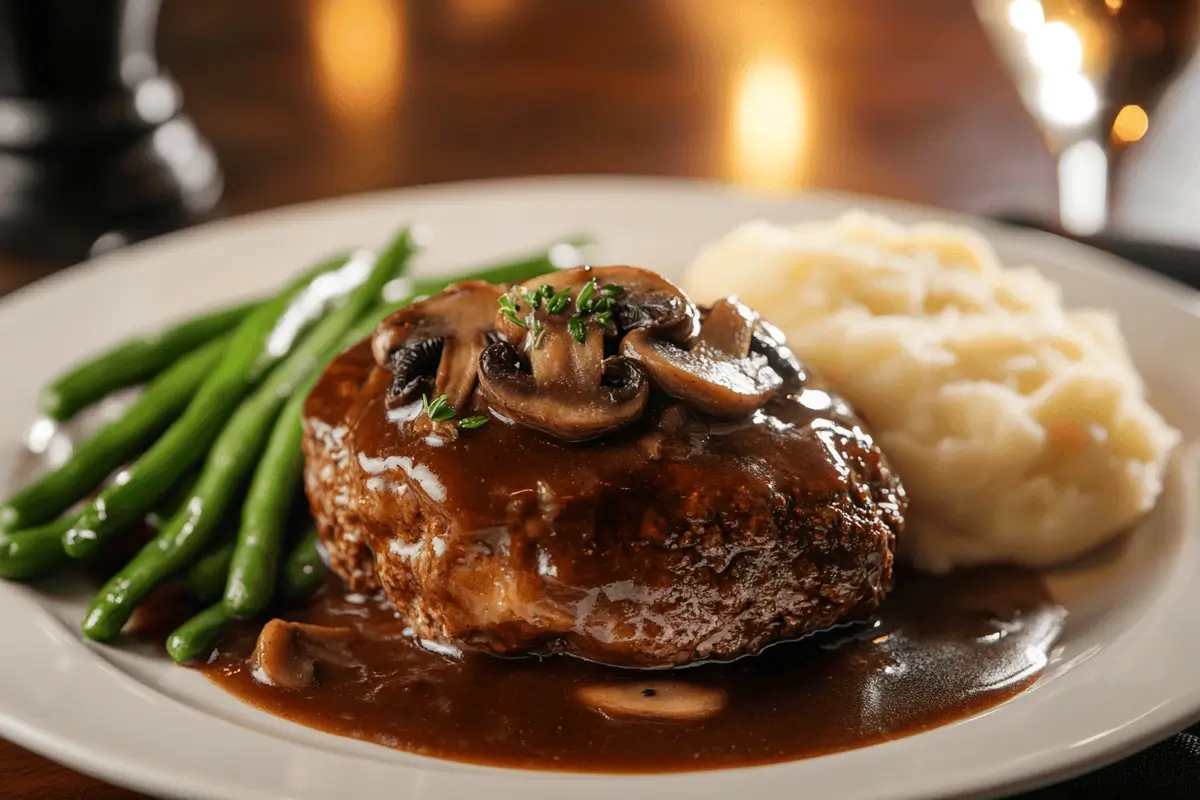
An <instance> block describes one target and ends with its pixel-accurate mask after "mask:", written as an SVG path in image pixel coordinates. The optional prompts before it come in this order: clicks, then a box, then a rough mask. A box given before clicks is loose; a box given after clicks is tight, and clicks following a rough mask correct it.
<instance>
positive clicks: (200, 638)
mask: <svg viewBox="0 0 1200 800" xmlns="http://www.w3.org/2000/svg"><path fill="white" fill-rule="evenodd" d="M234 619H235V617H234V616H233V613H232V612H231V611H230V610H229V609H228V608H226V607H225V604H224V603H216V604H214V605H211V606H209V607H208V608H206V609H204V610H203V611H201V612H200V613H199V614H197V615H196V616H194V617H192V618H191V619H189V620H188V621H187V622H185V623H183V624H182V625H180V626H179V627H178V628H176V629H175V631H174V632H173V633H172V634H171V635H170V636H168V637H167V653H168V654H169V655H170V656H171V658H173V659H174V660H175V661H176V662H178V663H180V664H183V663H185V662H188V661H194V660H196V659H197V658H199V657H200V656H201V655H203V654H204V653H205V652H207V651H208V650H209V649H210V648H211V647H212V646H213V643H214V642H216V641H217V637H219V636H220V635H221V634H222V633H224V631H225V629H226V628H228V627H229V625H230V623H232V622H233V621H234Z"/></svg>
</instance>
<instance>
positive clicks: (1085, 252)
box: [0, 175, 1200, 797]
mask: <svg viewBox="0 0 1200 800" xmlns="http://www.w3.org/2000/svg"><path fill="white" fill-rule="evenodd" d="M588 186H591V187H594V188H598V189H604V190H608V191H619V192H642V191H645V190H661V191H666V192H674V191H686V192H700V193H719V194H721V195H725V196H728V197H731V198H747V199H753V200H762V199H765V198H763V196H762V195H758V194H754V193H752V192H746V191H743V190H739V189H738V187H735V186H732V185H730V184H726V183H722V182H719V181H707V180H692V179H686V178H671V177H633V176H628V177H627V176H589V175H565V176H564V175H559V176H529V177H521V178H500V179H486V180H476V181H461V182H446V183H436V184H429V185H425V186H418V187H404V188H397V189H387V190H382V191H377V192H371V193H366V194H358V195H347V196H343V197H335V198H327V199H322V200H315V201H309V202H304V203H297V204H292V205H288V206H283V207H278V208H272V209H265V210H262V211H257V212H254V213H251V214H246V215H242V216H238V217H234V218H230V219H225V220H216V221H213V222H210V223H206V224H204V225H200V226H196V227H195V228H191V229H188V230H185V231H181V232H178V233H175V234H171V235H168V236H164V237H160V238H157V239H153V240H150V241H147V242H142V243H138V244H136V245H132V246H130V247H128V248H123V249H121V250H118V251H114V252H112V253H109V254H105V255H103V256H101V257H99V258H96V259H91V260H89V261H86V262H83V263H82V264H80V265H77V266H75V267H72V268H69V269H64V270H61V271H59V272H57V273H55V274H53V275H51V276H49V277H47V278H45V279H42V280H39V281H36V282H34V283H33V284H30V285H28V286H25V287H22V288H21V289H18V290H17V291H15V292H13V293H11V294H9V295H8V296H6V297H4V298H2V299H0V317H2V316H5V315H7V314H8V313H10V311H11V310H12V309H13V308H15V307H18V306H21V305H24V304H26V303H31V302H33V303H36V302H38V298H39V297H42V296H44V295H52V294H54V293H55V292H56V291H58V290H59V289H60V288H62V287H65V286H68V285H70V284H71V283H74V282H77V281H79V280H82V279H86V276H95V275H98V274H101V273H102V271H104V270H108V269H115V268H117V267H116V265H119V263H120V262H121V261H124V260H127V259H129V257H130V255H133V256H134V258H132V259H130V263H131V264H134V265H136V264H137V263H138V262H140V261H143V260H146V259H149V258H154V257H157V255H156V254H157V253H158V251H163V252H170V251H172V250H177V249H187V248H189V247H194V246H195V245H196V243H197V242H202V241H204V240H207V239H209V238H220V237H223V236H226V235H228V233H229V232H230V231H234V230H252V229H254V228H259V227H263V226H266V227H270V226H272V225H278V224H280V223H282V222H285V221H287V220H297V219H302V218H304V217H307V216H312V215H313V214H314V213H315V212H320V211H321V210H322V209H326V208H331V207H337V208H338V210H339V211H340V212H341V213H346V212H349V211H352V210H353V209H354V208H355V207H360V208H363V207H376V206H386V205H390V204H395V203H403V202H406V201H416V200H420V199H423V198H428V197H431V196H438V195H446V196H454V195H467V196H476V195H478V194H481V193H483V194H487V193H493V192H496V193H501V194H503V193H508V192H513V191H518V192H528V191H530V190H533V191H539V190H542V191H550V192H553V191H556V190H559V189H563V188H567V189H570V190H578V189H580V188H581V187H588ZM777 199H778V200H779V201H780V202H781V203H782V204H789V203H796V202H798V201H803V202H811V203H816V204H825V205H829V206H830V207H835V206H836V207H840V208H843V209H844V208H848V207H865V208H867V209H869V210H880V211H883V212H885V213H886V212H887V211H889V210H891V211H893V212H902V213H903V214H905V215H916V216H927V217H929V218H932V219H937V220H940V221H946V222H950V223H954V224H964V225H969V226H971V227H972V228H975V229H976V230H979V231H980V232H981V233H983V234H984V235H985V236H986V237H988V238H994V237H1002V238H1005V239H1010V240H1020V241H1024V242H1025V243H1027V245H1028V246H1029V247H1032V248H1035V249H1038V250H1042V251H1047V252H1049V253H1054V252H1055V251H1059V252H1063V253H1066V254H1067V256H1066V257H1064V258H1063V259H1062V260H1064V261H1076V262H1077V261H1080V260H1082V259H1087V260H1088V261H1090V262H1091V264H1090V268H1092V269H1099V270H1102V271H1105V272H1109V273H1111V274H1115V275H1118V276H1120V278H1121V279H1122V280H1125V281H1129V280H1136V281H1137V283H1138V284H1139V286H1138V290H1139V291H1141V292H1149V293H1150V294H1152V295H1154V296H1155V297H1156V298H1157V299H1158V300H1160V301H1162V302H1166V303H1167V304H1169V305H1171V306H1172V307H1174V308H1176V309H1178V310H1180V311H1182V312H1184V313H1186V314H1188V315H1189V316H1191V317H1193V318H1197V319H1200V292H1197V291H1195V290H1193V289H1191V288H1189V287H1186V286H1184V285H1182V284H1178V283H1176V282H1174V281H1172V280H1170V279H1168V278H1165V277H1163V276H1160V275H1157V274H1155V273H1152V272H1150V271H1149V270H1146V269H1144V268H1141V267H1138V266H1137V265H1135V264H1132V263H1130V262H1128V261H1126V260H1124V259H1120V258H1118V257H1116V256H1112V255H1110V254H1108V253H1105V252H1103V251H1099V250H1096V249H1094V248H1091V247H1088V246H1087V245H1084V244H1081V243H1078V242H1075V241H1072V240H1068V239H1064V238H1062V237H1058V236H1055V235H1054V234H1050V233H1046V232H1042V231H1034V230H1027V229H1021V228H1014V227H1012V226H1007V225H1004V224H1002V223H998V222H995V221H993V220H988V219H986V218H982V217H975V216H973V215H970V214H963V213H960V212H954V211H949V210H946V209H939V208H936V207H933V206H927V205H921V204H914V203H908V202H905V201H898V200H892V199H888V198H878V197H872V196H866V195H856V194H850V193H841V192H806V193H801V194H795V195H787V196H782V197H779V198H777ZM1047 257H1048V258H1049V259H1051V260H1058V259H1057V258H1055V256H1054V255H1049V256H1047ZM93 279H95V278H93ZM1193 538H1194V537H1193ZM22 588H24V587H22ZM28 601H29V602H32V603H37V600H36V598H33V597H30V598H28ZM0 602H3V601H0ZM97 657H98V656H97ZM168 699H171V700H173V698H170V697H168ZM1197 700H1198V701H1200V695H1197ZM985 716H986V715H985ZM1197 720H1200V702H1198V703H1197V704H1196V706H1195V707H1194V708H1192V710H1191V711H1189V712H1187V713H1184V714H1175V715H1174V716H1170V717H1167V716H1162V717H1161V718H1159V719H1158V720H1157V722H1155V723H1154V724H1148V725H1145V726H1143V727H1142V729H1140V730H1138V731H1137V734H1138V735H1136V736H1125V738H1117V739H1116V740H1115V741H1114V740H1113V739H1111V738H1108V739H1106V740H1105V743H1106V744H1107V746H1106V747H1104V748H1096V749H1094V750H1089V751H1087V754H1085V757H1084V758H1081V759H1077V760H1075V761H1073V762H1071V763H1070V764H1065V765H1060V766H1059V767H1056V768H1045V769H1042V770H1041V771H1039V772H1036V773H1030V774H1029V775H1027V776H1026V777H1025V778H1022V779H1018V780H1009V781H1006V782H1005V783H1004V784H1003V790H1004V791H1014V790H1017V791H1019V790H1023V789H1028V788H1032V787H1034V786H1039V785H1044V784H1045V783H1048V782H1053V781H1058V780H1062V779H1064V778H1068V777H1071V776H1073V775H1078V774H1082V773H1086V772H1089V771H1091V770H1093V769H1096V768H1097V767H1099V766H1102V765H1103V764H1106V763H1110V762H1111V761H1114V760H1118V759H1120V758H1122V757H1125V756H1127V755H1128V754H1130V753H1132V752H1136V751H1137V750H1139V749H1141V748H1143V747H1145V746H1146V745H1147V744H1149V743H1151V742H1153V741H1157V740H1158V739H1159V738H1161V737H1163V736H1166V735H1170V733H1172V732H1174V731H1175V730H1177V729H1178V728H1179V727H1180V722H1181V721H1182V722H1184V723H1185V724H1191V723H1192V722H1195V721H1197ZM1128 728H1129V726H1125V727H1123V728H1122V729H1121V730H1122V732H1126V731H1127V730H1128ZM1109 733H1110V734H1111V733H1112V732H1111V731H1110V732H1109ZM0 734H3V735H4V736H5V738H9V739H10V740H12V741H14V742H17V743H18V744H21V745H22V746H25V747H28V748H29V749H31V750H33V751H34V752H38V753H40V754H42V755H44V756H46V757H48V758H52V759H56V760H60V761H61V762H62V763H66V764H68V765H70V766H72V767H73V768H76V769H79V770H80V771H82V772H85V773H88V774H91V775H94V776H97V777H100V778H103V779H104V780H108V781H110V782H113V783H118V784H121V785H126V786H134V787H137V788H140V789H142V790H149V791H152V792H155V793H157V794H167V795H171V796H178V794H179V793H178V790H177V787H176V786H175V785H172V783H171V781H170V776H169V774H167V773H165V772H163V771H162V770H163V769H165V768H160V767H158V766H155V765H146V764H144V763H141V764H140V766H139V767H138V769H140V770H141V772H140V773H139V772H138V771H137V770H136V769H134V768H133V766H130V767H128V768H124V769H123V768H121V767H119V766H116V765H114V766H111V767H110V766H108V765H107V764H105V763H104V762H103V761H97V760H96V759H97V758H98V754H97V753H95V752H94V751H89V750H87V749H86V747H84V746H83V745H82V744H77V743H74V742H69V741H68V742H67V745H68V746H67V747H66V748H65V749H64V747H63V746H62V743H61V742H60V743H59V744H58V745H55V744H54V743H53V740H54V739H55V734H53V733H46V732H44V731H41V730H38V729H35V728H34V727H32V726H30V725H26V724H24V723H23V722H22V721H21V720H19V719H13V718H11V717H9V716H7V715H6V714H3V713H0ZM59 738H60V739H61V737H59ZM908 738H909V740H912V739H915V738H918V737H908ZM1096 744H1100V742H1099V741H1097V742H1096ZM873 749H874V747H871V748H861V749H859V750H856V751H851V752H869V751H871V750H873ZM68 751H69V752H68ZM839 755H840V754H839ZM833 757H836V756H833ZM134 762H135V763H136V758H135V759H134ZM790 763H792V764H795V763H803V762H790ZM770 768H771V767H750V768H739V769H734V770H724V771H722V773H724V774H738V773H744V772H746V771H747V770H760V769H770ZM147 769H148V770H149V774H148V773H147V772H146V770H147ZM160 773H161V774H160ZM491 774H493V775H500V774H504V776H505V779H507V778H508V777H511V776H518V777H520V778H527V777H528V776H529V775H530V773H527V772H523V771H506V772H505V773H495V772H491ZM537 774H540V773H537ZM714 774H717V773H712V772H703V773H683V774H680V775H673V774H669V775H653V776H647V775H635V776H608V775H581V774H569V775H568V776H567V777H569V778H571V779H572V780H579V779H580V778H588V779H590V780H597V781H602V782H605V783H610V782H612V781H617V782H622V783H624V782H628V781H635V782H636V781H642V780H645V779H646V778H653V779H654V781H656V782H662V781H669V780H681V781H682V780H686V779H687V778H688V777H689V776H696V775H699V776H712V775H714ZM959 788H961V789H964V790H965V791H967V793H968V796H970V795H971V794H972V793H974V794H979V795H983V794H987V793H988V792H990V791H994V790H995V788H996V786H995V785H991V786H990V788H989V787H982V788H977V789H971V788H969V787H959ZM210 796H225V795H210ZM238 796H246V797H258V796H263V797H266V796H273V795H258V794H246V793H242V792H240V791H239V793H238ZM956 796H959V795H957V794H956Z"/></svg>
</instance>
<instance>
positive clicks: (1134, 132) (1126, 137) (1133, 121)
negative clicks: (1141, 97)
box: [1113, 106, 1150, 144]
mask: <svg viewBox="0 0 1200 800" xmlns="http://www.w3.org/2000/svg"><path fill="white" fill-rule="evenodd" d="M1149 128H1150V117H1149V115H1148V114H1146V111H1145V110H1144V109H1143V108H1142V107H1141V106H1125V107H1124V108H1122V109H1121V110H1120V111H1119V112H1118V113H1117V118H1116V120H1115V121H1114V122H1113V138H1114V139H1116V140H1117V141H1118V142H1123V143H1125V144H1129V143H1130V142H1136V141H1137V140H1138V139H1141V138H1142V137H1143V136H1145V135H1146V131H1147V130H1149Z"/></svg>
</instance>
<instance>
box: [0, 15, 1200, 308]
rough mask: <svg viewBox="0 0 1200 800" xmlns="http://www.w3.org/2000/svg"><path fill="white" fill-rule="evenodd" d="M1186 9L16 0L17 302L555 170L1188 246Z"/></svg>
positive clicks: (6, 155) (1196, 101)
mask: <svg viewBox="0 0 1200 800" xmlns="http://www.w3.org/2000/svg"><path fill="white" fill-rule="evenodd" d="M1198 7H1200V3H1197V2H1194V1H1189V0H976V2H975V3H972V2H968V0H961V1H959V0H852V1H849V2H845V1H843V0H805V1H804V2H798V1H796V0H750V1H749V2H728V0H606V1H605V2H589V0H556V1H554V2H547V1H546V0H407V1H406V0H254V2H252V3H250V2H239V1H238V0H204V1H203V2H200V1H199V0H165V2H161V3H160V0H89V2H87V3H79V2H76V0H0V293H4V292H7V291H11V290H13V289H15V288H16V287H17V286H19V285H21V284H23V283H26V282H29V281H31V280H34V279H36V278H38V277H40V276H42V275H44V274H47V273H48V272H49V271H51V270H53V269H55V268H58V267H61V266H62V265H64V264H67V263H71V262H73V261H76V260H79V259H82V258H84V257H86V256H87V254H88V253H89V252H96V251H100V250H104V249H109V248H112V247H114V246H119V245H121V244H123V243H125V242H128V241H131V240H135V239H138V238H142V237H145V236H148V235H152V234H155V233H158V232H161V231H163V230H170V229H173V228H177V227H179V226H181V225H186V224H191V223H193V222H195V221H197V220H204V219H209V218H212V217H220V216H229V215H237V214H244V213H247V212H251V211H256V210H259V209H265V208H270V207H274V206H279V205H284V204H289V203H296V202H303V201H308V200H316V199H319V198H325V197H331V196H336V195H343V194H349V193H355V192H363V191H371V190H376V189H383V188H388V187H395V186H405V185H412V184H422V183H430V182H440V181H452V180H461V179H472V178H489V177H498V176H511V175H530V174H546V173H618V174H651V175H676V176H687V177H695V178H708V179H720V180H728V181H733V182H736V183H738V184H741V185H742V186H744V187H746V188H747V189H749V190H752V191H762V192H794V191H799V190H805V189H831V190H839V191H850V192H864V193H870V194H876V195H882V196H886V197H893V198H900V199H904V200H910V201H916V202H921V203H928V204H934V205H939V206H944V207H947V208H951V209H955V210H962V211H970V212H975V213H980V214H1006V215H1017V216H1022V217H1028V218H1032V219H1035V220H1038V221H1040V222H1042V223H1045V224H1057V223H1063V222H1065V223H1066V225H1067V227H1068V228H1071V229H1072V230H1076V231H1078V232H1084V233H1090V232H1095V231H1096V230H1099V229H1102V228H1103V229H1105V230H1109V231H1112V230H1116V231H1121V232H1133V233H1135V234H1138V235H1142V236H1146V237H1152V238H1155V239H1160V240H1171V241H1177V242H1195V241H1197V240H1198V239H1200V223H1198V222H1197V220H1200V169H1197V168H1196V166H1195V165H1196V160H1195V155H1196V151H1197V143H1196V134H1195V129H1196V122H1197V121H1198V120H1200V88H1198V86H1197V79H1196V77H1195V75H1194V72H1195V71H1194V70H1193V69H1191V67H1192V66H1193V65H1192V64H1191V63H1190V62H1191V58H1190V56H1191V54H1192V52H1193V51H1194V49H1195V46H1196V34H1197V30H1196V19H1195V17H1196V11H1197V8H1198ZM1164 95H1165V99H1164ZM193 123H194V124H193ZM1060 183H1061V185H1062V187H1063V193H1062V196H1063V200H1064V207H1063V211H1064V214H1065V216H1060V209H1059V186H1060ZM1110 187H1111V188H1112V190H1113V191H1112V194H1111V196H1110V195H1108V194H1106V191H1107V189H1108V188H1110ZM1110 197H1111V202H1108V199H1109V198H1110ZM1110 212H1111V214H1110Z"/></svg>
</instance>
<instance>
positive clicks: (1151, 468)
mask: <svg viewBox="0 0 1200 800" xmlns="http://www.w3.org/2000/svg"><path fill="white" fill-rule="evenodd" d="M685 287H686V288H687V289H688V290H689V291H690V292H691V293H692V295H693V296H694V297H696V298H697V299H698V300H701V301H710V300H713V299H715V298H718V297H723V296H726V295H730V294H736V295H738V296H740V298H741V299H742V300H743V301H744V302H746V303H748V304H749V305H751V306H752V307H754V308H756V309H757V310H758V311H759V312H761V313H762V314H763V315H764V316H765V317H766V318H767V319H770V320H771V321H772V322H774V323H775V324H776V325H778V326H779V327H780V328H782V329H783V330H784V331H785V332H786V333H787V335H788V337H789V340H790V342H791V345H792V347H793V348H794V349H795V350H796V352H797V353H798V354H799V355H800V356H801V357H802V358H804V359H805V360H806V361H807V362H808V363H809V364H810V365H812V366H815V367H817V368H818V369H819V370H821V371H822V372H824V373H825V375H826V376H827V377H828V378H829V379H830V380H831V381H832V382H833V383H834V384H835V385H836V386H838V387H839V388H840V389H841V390H842V391H843V392H844V393H845V394H846V395H847V396H848V397H849V399H850V400H851V401H852V402H853V403H854V404H855V405H856V406H857V407H858V410H859V411H860V412H862V414H863V415H864V417H865V418H866V419H867V422H868V424H869V425H870V427H871V430H872V432H873V433H874V434H875V436H876V439H877V440H878V441H879V444H880V446H881V447H882V448H883V450H884V452H885V453H887V455H888V457H889V458H890V459H891V461H892V464H893V466H894V467H895V468H896V470H897V472H898V473H899V474H900V477H901V479H902V480H903V481H904V484H905V487H906V488H907V489H908V492H909V495H910V497H911V500H912V505H911V507H910V512H909V516H908V527H907V529H906V531H905V536H904V537H903V540H902V542H901V552H902V553H904V554H906V555H907V556H908V558H909V559H911V560H912V561H913V562H914V563H915V564H916V565H917V566H920V567H922V568H925V569H929V570H935V571H943V570H947V569H950V568H951V567H955V566H962V565H968V564H977V563H983V562H993V561H1004V562H1014V563H1021V564H1028V565H1032V566H1043V565H1048V564H1052V563H1054V562H1058V561H1062V560H1064V559H1068V558H1071V557H1073V556H1076V555H1079V554H1080V553H1082V552H1084V551H1086V550H1088V549H1089V548H1091V547H1093V546H1095V545H1096V544H1098V543H1100V542H1102V541H1104V540H1105V539H1107V538H1109V537H1111V536H1113V535H1114V534H1116V533H1118V532H1120V531H1121V530H1122V529H1124V528H1126V527H1127V526H1129V525H1130V524H1131V523H1133V522H1134V521H1135V520H1137V519H1138V517H1139V516H1140V515H1142V514H1143V513H1145V512H1146V511H1147V510H1149V509H1150V508H1151V506H1153V504H1154V502H1155V499H1156V498H1157V496H1158V494H1159V492H1160V491H1161V489H1162V483H1163V470H1164V467H1165V463H1166V459H1167V456H1168V454H1169V452H1170V450H1171V448H1172V447H1173V446H1174V445H1175V443H1176V442H1177V441H1178V439H1179V434H1178V432H1177V431H1175V430H1174V429H1173V428H1171V427H1170V426H1168V425H1167V424H1166V423H1165V422H1164V421H1163V418H1162V417H1161V416H1160V415H1159V414H1158V413H1157V412H1156V411H1155V410H1154V409H1153V408H1151V407H1150V406H1149V404H1148V403H1147V402H1146V399H1145V393H1144V389H1143V386H1142V383H1141V379H1140V378H1139V377H1138V374H1137V372H1136V371H1135V370H1134V368H1133V365H1132V363H1131V362H1130V360H1129V355H1128V353H1127V351H1126V348H1125V342H1124V340H1123V339H1122V337H1121V333H1120V330H1119V329H1118V327H1117V322H1116V320H1115V319H1114V318H1113V317H1112V315H1110V314H1108V313H1106V312H1102V311H1067V310H1065V309H1064V308H1063V306H1062V300H1061V297H1060V293H1059V290H1058V287H1057V286H1055V285H1054V284H1052V283H1050V282H1049V281H1047V280H1046V279H1045V278H1044V277H1042V276H1041V275H1040V274H1039V273H1037V272H1036V271H1034V270H1032V269H1005V268H1003V267H1002V266H1001V265H1000V263H999V262H998V260H997V258H996V255H995V253H994V252H993V251H992V249H991V247H990V246H989V245H988V243H987V242H986V241H985V240H984V239H983V238H982V237H981V236H979V235H978V234H977V233H975V232H973V231H971V230H967V229H964V228H958V227H952V226H948V225H942V224H921V225H914V226H912V227H905V226H901V225H897V224H895V223H893V222H890V221H888V220H885V219H882V218H880V217H876V216H870V215H867V214H863V213H858V212H855V213H850V214H846V215H845V216H843V217H842V218H841V219H839V220H837V221H835V222H832V223H830V222H819V223H801V224H798V225H794V226H790V227H783V226H778V225H772V224H768V223H763V222H756V223H751V224H748V225H745V226H742V227H741V228H738V229H737V230H735V231H733V232H732V233H730V234H728V235H727V236H726V237H725V238H723V239H721V240H719V241H717V242H716V243H714V244H712V245H710V246H709V247H707V248H706V249H705V250H704V251H703V252H701V253H700V255H699V256H698V257H697V258H696V260H695V262H694V263H693V264H692V266H691V269H690V271H689V273H688V277H687V279H686V281H685Z"/></svg>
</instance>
